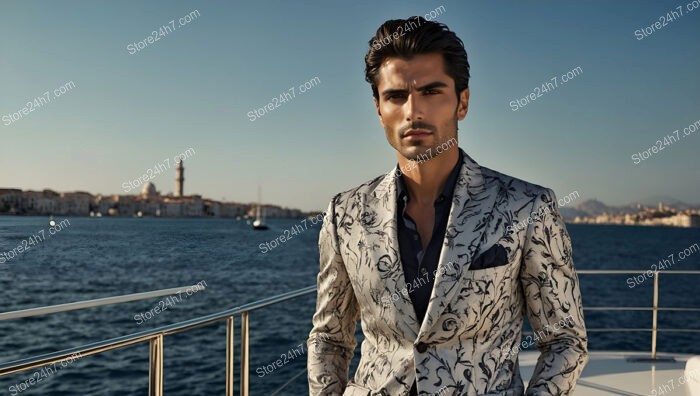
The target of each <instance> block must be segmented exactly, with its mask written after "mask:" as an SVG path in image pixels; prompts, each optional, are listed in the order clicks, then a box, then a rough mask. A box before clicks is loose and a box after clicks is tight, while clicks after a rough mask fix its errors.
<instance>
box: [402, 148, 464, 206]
mask: <svg viewBox="0 0 700 396" xmlns="http://www.w3.org/2000/svg"><path fill="white" fill-rule="evenodd" d="M458 151H459V158H458V159H457V163H456V164H455V166H454V167H453V168H452V171H451V172H450V175H449V176H447V181H446V182H445V186H444V187H443V188H442V192H441V193H440V195H438V197H437V199H436V200H435V203H440V202H442V201H443V200H446V199H451V198H452V195H454V190H455V185H456V184H457V177H458V176H459V171H460V169H461V168H462V162H463V161H464V158H463V154H462V150H461V149H459V150H458ZM396 167H397V168H398V172H401V168H399V164H398V163H397V164H396ZM396 193H397V197H398V200H399V202H400V201H404V202H408V189H407V188H406V182H405V181H404V179H403V174H402V173H401V175H400V176H399V177H397V178H396Z"/></svg>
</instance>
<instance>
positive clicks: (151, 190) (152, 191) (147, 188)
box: [141, 182, 159, 198]
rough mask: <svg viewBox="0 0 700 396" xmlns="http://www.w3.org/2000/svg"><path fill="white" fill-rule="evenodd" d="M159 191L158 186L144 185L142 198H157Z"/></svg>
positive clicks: (149, 183)
mask: <svg viewBox="0 0 700 396" xmlns="http://www.w3.org/2000/svg"><path fill="white" fill-rule="evenodd" d="M158 195H159V194H158V191H156V185H155V184H153V183H151V182H148V183H146V184H144V185H143V190H141V198H155V197H157V196H158Z"/></svg>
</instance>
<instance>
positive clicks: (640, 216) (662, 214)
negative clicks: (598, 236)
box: [573, 202, 700, 227]
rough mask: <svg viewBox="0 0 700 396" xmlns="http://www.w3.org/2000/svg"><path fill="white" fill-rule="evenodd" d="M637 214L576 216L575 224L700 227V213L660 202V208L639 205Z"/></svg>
mask: <svg viewBox="0 0 700 396" xmlns="http://www.w3.org/2000/svg"><path fill="white" fill-rule="evenodd" d="M637 209H638V211H637V212H636V213H616V214H611V213H603V214H599V215H597V216H576V217H575V218H574V221H573V222H574V223H581V224H618V225H644V226H670V227H700V212H699V211H698V210H695V209H686V210H676V209H673V208H670V207H667V206H666V205H664V204H663V202H659V205H658V208H647V207H643V206H642V205H640V204H638V205H637Z"/></svg>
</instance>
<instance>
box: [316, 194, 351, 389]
mask: <svg viewBox="0 0 700 396" xmlns="http://www.w3.org/2000/svg"><path fill="white" fill-rule="evenodd" d="M337 197H338V196H337V195H336V196H335V197H333V199H332V200H331V202H330V204H329V205H328V210H327V211H326V214H325V217H324V219H323V226H322V227H321V232H320V234H319V238H318V250H319V255H320V261H321V268H320V271H319V273H318V286H317V287H318V291H317V292H318V297H317V299H316V313H315V314H314V317H313V329H312V330H311V333H310V334H309V340H308V341H307V345H308V351H309V356H308V362H307V368H308V375H309V395H331V394H332V395H341V394H342V393H343V391H344V390H345V386H346V384H347V381H348V370H349V367H350V360H351V359H352V356H353V354H354V352H355V346H356V345H357V341H356V340H355V327H356V326H357V320H358V318H359V313H360V310H359V307H358V304H357V300H356V299H355V293H354V291H353V289H352V285H351V283H350V279H349V278H348V274H347V272H346V270H345V264H344V263H343V259H342V257H341V256H340V250H339V246H338V234H337V231H336V224H335V222H336V219H335V201H336V198H337Z"/></svg>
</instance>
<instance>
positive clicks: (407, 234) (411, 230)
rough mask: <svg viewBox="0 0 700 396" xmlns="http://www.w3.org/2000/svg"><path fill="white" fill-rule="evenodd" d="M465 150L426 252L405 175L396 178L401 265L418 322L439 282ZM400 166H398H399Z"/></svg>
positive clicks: (437, 202) (437, 210)
mask: <svg viewBox="0 0 700 396" xmlns="http://www.w3.org/2000/svg"><path fill="white" fill-rule="evenodd" d="M462 161H463V158H462V150H459V159H458V160H457V163H456V164H455V166H454V168H453V169H452V172H450V174H449V176H448V177H447V181H446V182H445V186H444V187H443V189H442V192H441V193H440V195H439V196H438V198H437V199H436V200H435V203H434V206H435V223H434V225H433V235H432V237H431V238H430V241H429V242H428V246H427V247H426V249H425V251H423V245H422V244H421V239H420V234H419V233H418V228H417V227H416V223H415V222H414V221H413V219H411V216H409V214H408V213H407V212H406V206H407V204H408V200H409V196H408V190H407V188H406V184H405V182H404V179H403V178H404V176H403V175H401V176H400V177H397V178H396V193H397V194H396V198H397V214H396V217H397V219H396V220H397V225H398V237H399V249H400V253H401V265H402V266H403V272H404V278H405V280H406V284H407V285H408V295H409V296H410V297H411V302H413V308H414V310H415V311H416V316H417V317H418V323H422V322H423V318H424V317H425V313H426V311H427V310H428V301H429V300H430V294H431V293H432V291H433V284H434V283H435V272H436V271H437V265H438V260H439V259H440V251H441V250H442V244H443V241H444V239H445V230H446V228H447V220H448V217H449V214H450V208H451V206H452V196H453V195H454V189H455V185H456V184H457V178H458V177H459V171H460V169H461V168H462ZM397 166H398V165H397Z"/></svg>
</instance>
